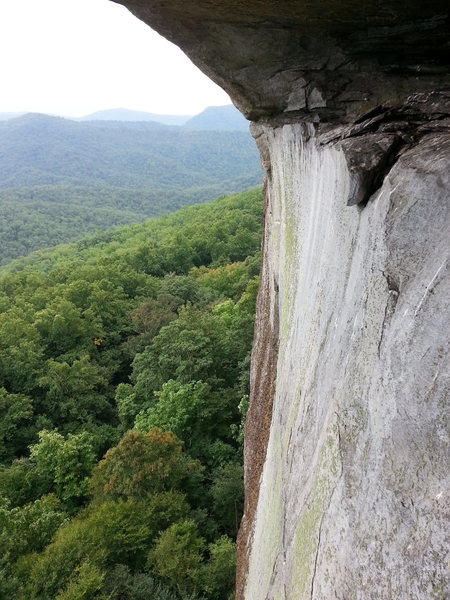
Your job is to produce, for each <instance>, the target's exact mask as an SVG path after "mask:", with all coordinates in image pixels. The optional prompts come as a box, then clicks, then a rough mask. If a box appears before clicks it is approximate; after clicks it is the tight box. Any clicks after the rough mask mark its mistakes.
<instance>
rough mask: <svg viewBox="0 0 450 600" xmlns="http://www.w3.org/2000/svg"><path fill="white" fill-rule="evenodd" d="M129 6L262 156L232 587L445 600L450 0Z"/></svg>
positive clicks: (344, 598)
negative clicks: (259, 259)
mask: <svg viewBox="0 0 450 600" xmlns="http://www.w3.org/2000/svg"><path fill="white" fill-rule="evenodd" d="M123 3H124V4H126V5H127V6H129V7H130V9H131V10H132V11H133V12H134V13H135V14H136V15H137V16H139V17H140V18H142V19H144V20H146V21H147V22H148V23H149V24H150V25H152V27H154V28H156V29H158V30H159V31H160V32H161V33H163V34H164V35H166V36H167V37H169V38H170V39H171V40H172V41H175V42H176V43H178V44H179V45H180V46H181V47H182V48H183V49H185V50H186V52H187V53H188V54H189V56H191V58H192V59H193V60H194V62H196V63H197V64H198V65H199V66H200V67H201V68H202V69H203V70H204V71H205V72H207V73H208V74H209V75H210V76H211V77H212V78H213V79H215V81H217V82H218V83H220V84H221V85H223V87H225V89H227V90H228V91H229V92H230V93H231V95H232V97H233V99H234V101H235V102H236V104H237V106H238V107H239V108H241V110H242V111H243V112H244V113H245V114H246V116H247V117H249V118H251V119H252V120H253V121H254V124H253V126H252V127H253V133H254V136H255V139H256V141H257V144H258V146H259V149H260V152H261V158H262V162H263V165H264V167H265V169H266V173H267V177H266V183H265V189H266V216H265V239H264V248H263V274H262V283H261V289H260V295H259V300H258V318H257V326H256V332H255V333H256V337H255V345H254V351H253V361H252V376H251V378H252V397H251V405H250V410H249V416H248V420H247V430H246V446H245V477H246V507H245V515H244V519H243V522H242V527H241V532H240V537H239V543H238V546H239V566H238V596H239V598H245V599H246V600H264V599H277V600H278V599H285V600H290V599H292V600H294V599H295V600H298V599H306V598H315V599H316V600H329V599H330V600H331V599H332V598H339V599H341V600H352V599H361V600H362V599H364V600H366V599H368V598H373V599H376V600H383V599H386V600H391V599H393V598H396V599H404V600H410V599H413V598H414V599H415V598H417V599H419V598H420V599H423V600H428V599H429V598H437V599H444V598H445V597H446V595H447V592H446V589H445V578H444V569H445V538H444V532H445V526H444V523H445V518H446V514H445V508H446V506H448V496H447V491H448V475H447V469H446V468H445V462H446V461H445V453H446V452H447V450H448V438H447V437H446V436H447V432H446V418H445V416H446V399H447V398H448V391H449V379H450V373H449V371H450V368H449V361H448V355H449V344H448V322H449V292H450V282H449V277H448V240H449V233H450V214H449V212H450V198H449V194H450V192H449V190H450V96H449V93H448V92H446V91H445V89H448V85H449V79H448V66H449V34H448V8H447V3H443V2H439V1H434V2H433V1H430V2H428V3H427V4H426V6H425V3H422V2H414V1H409V2H406V1H405V2H403V1H400V2H396V3H391V2H389V3H387V2H383V1H381V2H380V1H375V0H373V1H372V0H369V1H367V2H358V3H356V2H352V1H346V0H342V1H340V2H335V1H331V0H324V1H323V2H316V3H306V2H298V1H297V2H294V1H288V0H286V1H281V2H280V1H277V2H275V0H273V1H268V2H257V1H256V0H249V2H245V3H243V2H225V1H222V0H220V1H214V2H212V1H210V0H197V1H195V2H188V3H186V2H181V1H180V0H173V1H172V2H170V3H167V2H160V1H158V0H146V1H144V0H127V1H126V2H123ZM393 4H395V6H392V5H393ZM447 518H448V514H447Z"/></svg>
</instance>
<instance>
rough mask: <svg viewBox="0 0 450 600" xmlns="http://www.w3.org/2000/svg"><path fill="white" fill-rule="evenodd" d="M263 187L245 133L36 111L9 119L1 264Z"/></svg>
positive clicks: (0, 194) (2, 169)
mask: <svg viewBox="0 0 450 600" xmlns="http://www.w3.org/2000/svg"><path fill="white" fill-rule="evenodd" d="M260 180H261V171H260V167H259V160H258V156H257V151H256V148H255V145H254V142H253V140H252V138H251V136H250V134H249V133H247V132H242V131H222V132H218V131H190V130H185V129H183V128H181V127H175V126H167V125H162V124H160V123H153V122H115V121H98V122H95V121H94V122H83V123H77V122H74V121H70V120H68V119H62V118H58V117H49V116H46V115H33V114H29V115H24V116H21V117H19V118H16V119H12V120H10V121H3V122H0V247H1V248H2V252H1V259H0V264H6V263H7V262H8V261H9V260H11V258H15V257H17V256H22V255H26V254H28V253H29V252H30V251H32V250H36V249H39V248H45V247H49V246H53V245H55V244H58V243H63V242H67V241H71V240H74V239H77V238H80V237H82V236H83V235H85V234H86V233H89V232H92V231H95V230H97V229H110V228H111V227H113V226H117V225H124V224H126V223H135V222H140V221H143V220H145V219H147V218H149V217H154V216H158V215H161V214H163V213H166V212H170V211H173V210H176V209H178V208H180V207H182V206H185V205H190V204H193V203H198V202H205V201H209V200H211V199H212V198H215V197H217V196H219V195H221V194H230V193H234V192H239V191H241V190H245V189H248V188H249V187H252V186H254V185H257V184H258V183H259V182H260Z"/></svg>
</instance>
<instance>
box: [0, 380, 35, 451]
mask: <svg viewBox="0 0 450 600" xmlns="http://www.w3.org/2000/svg"><path fill="white" fill-rule="evenodd" d="M35 433H36V429H35V427H34V412H33V401H32V399H31V398H29V397H28V396H24V395H23V394H8V392H7V391H6V390H5V388H0V462H1V461H5V460H8V459H11V458H13V457H15V456H23V454H24V453H25V451H26V449H27V446H28V444H30V442H31V441H32V439H33V437H34V435H35Z"/></svg>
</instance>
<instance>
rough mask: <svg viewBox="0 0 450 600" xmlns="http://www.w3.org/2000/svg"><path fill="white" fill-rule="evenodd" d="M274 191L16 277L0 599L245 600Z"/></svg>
mask: <svg viewBox="0 0 450 600" xmlns="http://www.w3.org/2000/svg"><path fill="white" fill-rule="evenodd" d="M260 222H261V193H260V191H259V190H253V191H250V192H247V193H245V194H241V195H238V196H234V197H230V198H226V199H221V200H218V201H215V202H213V203H211V204H205V205H198V206H193V207H189V208H185V209H182V210H181V211H179V212H177V213H174V214H172V215H169V216H165V217H160V218H159V219H155V220H153V221H149V222H147V223H145V224H143V225H134V226H128V227H125V228H122V229H118V230H115V231H112V232H105V233H101V234H98V235H96V236H92V237H91V238H87V239H84V240H82V241H80V242H79V243H77V244H73V245H70V246H61V247H58V248H55V249H54V250H47V251H41V252H37V253H34V254H33V255H31V256H30V257H28V258H26V259H21V260H19V261H15V262H14V263H12V264H11V265H10V266H8V268H4V269H3V273H2V276H1V278H0V461H1V462H0V598H1V599H2V600H53V599H55V600H69V599H71V600H89V599H91V598H92V599H94V598H95V599H99V600H114V599H116V600H144V599H145V600H147V599H149V598H152V599H154V600H169V599H172V600H177V599H179V600H181V599H187V598H191V599H192V598H207V599H210V600H228V599H229V598H231V597H232V594H233V583H234V543H233V539H234V537H235V535H236V531H237V527H238V523H239V519H240V514H241V510H242V465H241V458H240V456H241V424H242V413H243V411H244V410H245V406H246V398H247V394H248V365H249V353H250V347H251V341H252V335H253V321H254V305H255V299H256V292H257V282H258V270H259V252H258V250H259V243H260V228H261V227H260V225H261V223H260Z"/></svg>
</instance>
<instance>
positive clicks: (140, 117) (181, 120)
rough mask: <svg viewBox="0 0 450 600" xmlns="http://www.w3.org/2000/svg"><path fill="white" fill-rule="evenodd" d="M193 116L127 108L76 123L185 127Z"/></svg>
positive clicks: (86, 118)
mask: <svg viewBox="0 0 450 600" xmlns="http://www.w3.org/2000/svg"><path fill="white" fill-rule="evenodd" d="M72 118H73V117H72ZM190 118H191V115H160V114H156V113H148V112H144V111H140V110H129V109H127V108H109V109H106V110H98V111H96V112H94V113H91V114H89V115H85V116H84V117H80V118H78V119H74V120H75V121H153V122H156V123H163V124H164V125H184V124H185V123H186V121H188V120H189V119H190Z"/></svg>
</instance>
